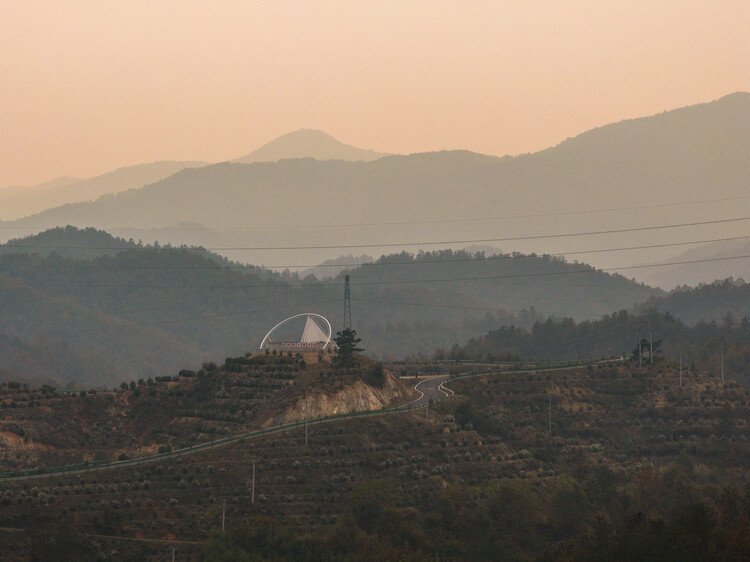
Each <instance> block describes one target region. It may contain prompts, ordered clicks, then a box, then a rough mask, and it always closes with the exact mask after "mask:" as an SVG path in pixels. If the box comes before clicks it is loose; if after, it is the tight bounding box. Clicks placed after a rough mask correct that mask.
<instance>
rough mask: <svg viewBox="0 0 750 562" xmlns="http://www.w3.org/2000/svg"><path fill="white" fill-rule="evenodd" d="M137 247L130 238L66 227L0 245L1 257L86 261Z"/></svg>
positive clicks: (101, 231)
mask: <svg viewBox="0 0 750 562" xmlns="http://www.w3.org/2000/svg"><path fill="white" fill-rule="evenodd" d="M136 247H138V243H136V242H135V241H133V240H132V239H131V240H125V239H124V238H117V237H115V236H112V235H111V234H109V233H108V232H104V231H103V230H97V229H95V228H76V227H74V226H65V227H57V228H50V229H49V230H45V231H43V232H40V233H39V234H35V235H33V236H24V237H23V238H13V239H11V240H8V242H6V243H5V244H2V245H0V255H4V254H13V253H21V254H38V255H40V256H48V255H50V254H52V253H55V254H57V255H59V256H61V257H66V258H75V259H88V258H96V257H100V256H107V255H113V254H117V253H119V252H121V251H123V250H126V249H128V248H136Z"/></svg>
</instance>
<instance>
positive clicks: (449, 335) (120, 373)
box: [0, 229, 658, 385]
mask: <svg viewBox="0 0 750 562" xmlns="http://www.w3.org/2000/svg"><path fill="white" fill-rule="evenodd" d="M108 236H109V235H108V234H106V233H103V232H97V231H92V230H76V229H65V230H64V231H62V232H60V231H53V232H52V233H43V234H41V235H39V236H38V237H35V238H31V239H26V240H25V241H24V240H21V241H17V242H16V243H15V244H14V246H12V248H13V250H15V251H14V252H13V253H5V254H4V255H0V274H2V275H3V278H2V281H0V308H2V309H3V310H4V314H3V315H2V316H1V317H0V334H3V335H4V336H6V337H7V338H10V339H11V340H12V341H14V342H16V344H14V349H15V351H13V355H12V358H11V357H10V356H6V357H2V356H0V361H2V362H3V363H4V365H6V367H5V370H6V372H10V373H16V375H17V376H18V377H28V376H30V375H31V374H32V372H33V371H40V370H41V371H43V372H44V374H45V376H47V375H48V376H57V377H58V378H59V380H62V381H76V382H79V383H82V382H84V381H85V382H87V383H90V382H91V381H97V382H101V383H102V384H106V385H109V384H111V383H115V382H119V381H120V380H122V379H123V378H128V379H130V378H141V377H142V376H153V375H157V374H161V373H162V372H163V370H164V369H168V368H170V367H171V368H172V369H173V370H179V369H181V368H186V367H189V366H190V365H194V364H195V363H196V361H199V360H222V359H224V357H226V356H228V355H233V356H234V355H238V354H241V353H243V352H245V351H247V350H250V349H253V348H255V347H256V346H257V345H258V343H259V341H260V339H261V338H262V337H263V335H264V334H265V332H266V331H267V330H268V329H269V328H270V327H271V326H273V325H274V324H275V323H276V322H278V321H279V320H281V319H283V318H285V317H287V316H290V315H291V314H294V313H299V312H308V311H314V312H319V313H321V314H324V315H325V316H327V317H328V318H330V319H331V321H332V322H333V324H334V328H336V327H337V326H339V323H340V317H341V311H342V299H343V287H342V275H343V273H342V274H340V275H339V277H337V278H335V279H330V280H323V281H320V280H318V279H316V278H315V277H312V276H308V277H306V278H304V279H300V278H299V276H297V275H296V274H293V273H290V272H288V271H285V272H274V271H271V270H268V269H263V268H258V267H253V266H243V265H241V264H237V263H232V262H228V261H226V260H225V259H224V258H221V257H219V256H216V255H215V254H212V253H210V252H207V251H205V250H201V249H183V248H173V247H158V248H157V247H151V246H142V245H138V244H137V243H135V242H130V241H126V242H125V243H124V244H122V242H123V241H122V240H118V239H115V238H112V237H109V238H108ZM50 238H51V239H53V240H55V241H58V240H63V239H64V241H65V245H66V246H69V247H75V248H76V249H78V250H81V253H80V254H77V257H64V256H62V255H60V252H59V251H61V247H60V246H61V245H59V246H58V248H57V250H55V252H52V253H47V254H44V253H41V254H40V253H36V252H37V250H38V247H39V246H42V245H44V244H45V243H46V242H48V240H49V239H50ZM121 244H122V245H121ZM91 246H95V247H97V248H98V247H102V246H107V248H108V249H107V250H106V252H107V253H108V255H100V256H97V257H89V254H88V253H87V250H86V248H88V247H91ZM5 248H6V251H7V249H8V248H10V247H5ZM121 248H124V249H121ZM97 251H98V250H97ZM109 252H111V253H109ZM349 274H350V275H351V278H352V297H353V319H354V324H355V328H356V329H357V330H358V332H359V334H360V335H361V336H362V337H363V338H364V341H363V343H364V345H365V347H366V350H367V351H368V352H369V353H371V354H373V355H375V356H379V357H393V358H395V357H400V356H403V355H407V354H413V353H418V352H423V353H431V352H432V351H433V350H434V349H435V348H436V347H440V346H449V345H452V344H453V343H456V342H462V341H465V340H467V339H468V338H469V337H471V336H472V335H474V334H477V333H481V332H484V331H487V330H490V329H493V328H497V327H499V326H502V325H508V324H521V325H530V323H532V322H533V321H535V320H538V319H541V318H544V317H546V315H548V314H555V315H563V314H564V315H570V316H573V317H577V318H587V317H590V316H599V315H601V314H603V313H605V312H607V311H610V310H613V309H617V308H622V307H630V306H633V305H634V304H636V303H638V302H642V301H643V300H645V299H646V298H648V297H649V296H651V295H654V294H657V293H658V291H656V290H654V289H652V288H650V287H647V286H644V285H640V284H638V283H635V282H633V281H629V280H627V279H625V278H623V277H620V276H615V275H610V274H607V273H604V272H601V271H596V270H595V269H593V268H591V267H589V266H586V265H584V264H575V263H573V264H571V263H566V262H565V261H563V260H560V259H558V258H552V257H549V256H525V255H495V256H485V255H483V254H468V253H465V252H454V251H436V252H430V253H423V254H420V255H418V256H413V255H410V254H406V253H403V254H395V255H390V256H384V257H382V258H380V259H379V260H377V261H376V262H374V263H373V264H370V265H362V266H359V267H354V268H352V269H350V270H349ZM50 302H54V303H55V305H56V306H55V307H52V306H50ZM19 303H24V306H19ZM73 320H74V321H73ZM136 327H137V329H136ZM92 334H94V335H95V336H96V337H92ZM9 341H10V340H9ZM157 342H158V346H157V345H156V343H157ZM19 346H20V347H23V349H25V350H27V351H28V353H34V351H35V350H37V351H38V353H37V359H36V361H37V363H35V365H30V364H27V363H26V362H25V361H24V360H23V359H22V358H23V357H24V356H29V355H28V354H27V355H24V354H22V353H20V351H18V350H19V349H20V347H19ZM155 346H156V347H155ZM113 348H118V349H119V350H120V355H117V354H114V353H113V352H112V349H113ZM156 348H158V350H159V351H158V358H155V357H156V356H155V353H156V352H155V351H154V349H156ZM8 349H9V348H8ZM8 353H9V354H10V352H8ZM81 356H86V357H87V358H88V359H87V361H78V359H75V360H74V358H78V357H81ZM19 357H20V358H21V359H19ZM45 358H47V359H45ZM6 359H7V361H6ZM89 359H90V360H89ZM62 361H69V362H71V363H76V361H77V362H78V364H79V365H80V367H79V369H78V370H77V371H76V370H75V369H73V370H70V369H59V368H58V367H57V366H58V365H59V364H61V362H62ZM39 362H45V365H46V367H44V368H42V367H40V366H39Z"/></svg>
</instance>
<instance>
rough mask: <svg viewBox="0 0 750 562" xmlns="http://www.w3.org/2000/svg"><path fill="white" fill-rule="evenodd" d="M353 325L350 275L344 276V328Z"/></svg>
mask: <svg viewBox="0 0 750 562" xmlns="http://www.w3.org/2000/svg"><path fill="white" fill-rule="evenodd" d="M351 327H352V290H351V287H350V286H349V276H348V275H347V276H346V277H344V328H343V329H344V330H346V329H347V328H351Z"/></svg>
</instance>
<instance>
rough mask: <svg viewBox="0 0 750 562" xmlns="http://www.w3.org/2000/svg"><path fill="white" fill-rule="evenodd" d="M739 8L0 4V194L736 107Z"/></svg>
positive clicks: (712, 4) (495, 149)
mask: <svg viewBox="0 0 750 562" xmlns="http://www.w3.org/2000/svg"><path fill="white" fill-rule="evenodd" d="M748 29H750V2H749V1H748V0H738V1H716V0H714V1H692V0H683V1H662V2H659V1H654V0H651V1H647V2H638V1H634V0H630V1H625V2H611V1H606V0H596V1H584V0H579V1H571V0H565V1H560V2H552V1H548V2H534V1H528V0H527V1H523V2H469V1H461V2H447V1H446V2H440V1H433V2H423V1H411V2H410V1H408V0H407V1H404V0H401V1H398V2H390V1H383V0H379V1H377V2H354V1H351V2H344V1H339V2H332V1H331V2H324V1H321V2H305V1H301V0H298V1H288V2H285V1H280V0H274V1H272V2H259V1H237V2H231V1H211V2H206V1H187V0H182V1H165V0H150V1H134V0H128V1H121V2H115V1H107V2H102V1H101V0H91V1H74V0H64V1H59V2H53V1H47V2H32V1H29V0H19V1H14V0H5V1H4V2H3V5H2V10H1V15H0V86H1V87H0V185H9V184H24V183H33V182H39V181H43V180H47V179H51V178H53V177H55V176H59V175H70V176H76V177H86V176H91V175H95V174H97V173H102V172H105V171H108V170H111V169H113V168H116V167H120V166H125V165H129V164H136V163H142V162H150V161H154V160H165V159H200V160H210V161H218V160H226V159H230V158H234V157H237V156H240V155H242V154H244V153H246V152H249V151H251V150H253V149H254V148H256V147H258V146H259V145H261V144H263V143H265V142H267V141H269V140H271V139H272V138H274V137H276V136H278V135H281V134H283V133H286V132H289V131H291V130H295V129H299V128H317V129H322V130H325V131H326V132H328V133H330V134H332V135H334V136H335V137H337V138H339V139H340V140H342V141H344V142H347V143H350V144H354V145H357V146H361V147H364V148H371V149H375V150H379V151H385V152H402V153H407V152H417V151H426V150H436V149H443V148H466V149H470V150H475V151H478V152H484V153H491V154H508V153H509V154H517V153H520V152H528V151H534V150H538V149H541V148H545V147H547V146H549V145H552V144H555V143H557V142H559V141H561V140H563V139H564V138H566V137H568V136H573V135H575V134H577V133H579V132H581V131H584V130H586V129H589V128H591V127H594V126H597V125H602V124H605V123H608V122H612V121H618V120H620V119H623V118H627V117H635V116H641V115H647V114H653V113H657V112H659V111H662V110H664V109H671V108H674V107H679V106H683V105H689V104H693V103H698V102H702V101H709V100H712V99H715V98H718V97H721V96H722V95H725V94H728V93H731V92H734V91H737V90H750V62H749V61H750V38H749V36H748Z"/></svg>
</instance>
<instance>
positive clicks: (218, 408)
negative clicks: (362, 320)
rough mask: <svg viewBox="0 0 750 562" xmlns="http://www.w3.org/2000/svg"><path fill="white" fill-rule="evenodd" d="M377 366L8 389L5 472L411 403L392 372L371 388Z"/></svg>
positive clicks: (231, 366)
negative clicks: (107, 387)
mask: <svg viewBox="0 0 750 562" xmlns="http://www.w3.org/2000/svg"><path fill="white" fill-rule="evenodd" d="M373 368H374V365H373V364H369V363H366V364H365V366H363V367H361V368H358V369H354V370H352V371H349V372H345V373H342V372H340V370H339V371H336V370H334V368H333V367H332V365H331V362H330V357H328V356H321V357H320V358H318V357H317V356H316V355H315V354H308V353H306V354H305V358H303V356H302V354H295V355H292V354H284V355H281V354H279V355H277V354H268V355H265V354H254V355H250V356H242V357H236V358H227V360H226V362H225V363H224V364H223V365H219V366H217V365H215V364H213V363H206V364H204V365H203V367H202V368H201V369H199V370H198V371H188V370H182V371H180V372H179V373H178V374H177V375H175V376H161V377H156V378H155V379H151V378H149V379H146V380H143V379H140V380H138V381H131V382H130V383H122V385H121V386H120V388H118V389H116V390H114V391H109V392H95V391H88V392H86V391H81V392H79V393H73V392H63V391H58V390H56V389H55V388H53V387H50V386H42V387H39V388H29V387H28V386H27V385H22V384H19V383H5V384H0V413H1V414H2V418H0V472H10V471H18V470H24V469H30V468H36V467H52V466H58V465H69V464H76V463H79V464H82V465H83V463H92V462H101V461H105V460H113V459H114V460H123V459H129V458H138V457H143V456H147V455H153V454H156V453H164V452H169V451H171V450H173V449H179V448H184V447H189V446H192V445H197V444H200V443H206V442H208V441H212V440H215V439H219V438H222V437H226V436H230V435H236V434H238V433H243V432H247V431H249V430H253V429H257V428H260V427H267V426H269V425H273V424H278V423H281V422H284V421H287V420H293V419H300V418H301V417H314V416H323V415H328V414H330V413H341V412H345V411H349V410H351V409H358V410H368V409H375V408H382V407H384V406H386V405H389V404H390V403H391V402H402V401H404V400H406V399H409V398H410V396H411V391H409V390H408V388H409V387H408V386H405V385H403V384H401V383H399V382H398V381H397V380H396V379H394V378H393V377H392V376H391V375H390V374H389V373H388V372H385V373H383V375H382V379H381V380H380V381H379V386H377V387H374V386H372V385H368V384H366V383H365V380H369V377H368V373H369V369H373ZM313 387H314V388H313ZM363 397H365V398H366V400H364V399H363Z"/></svg>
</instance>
